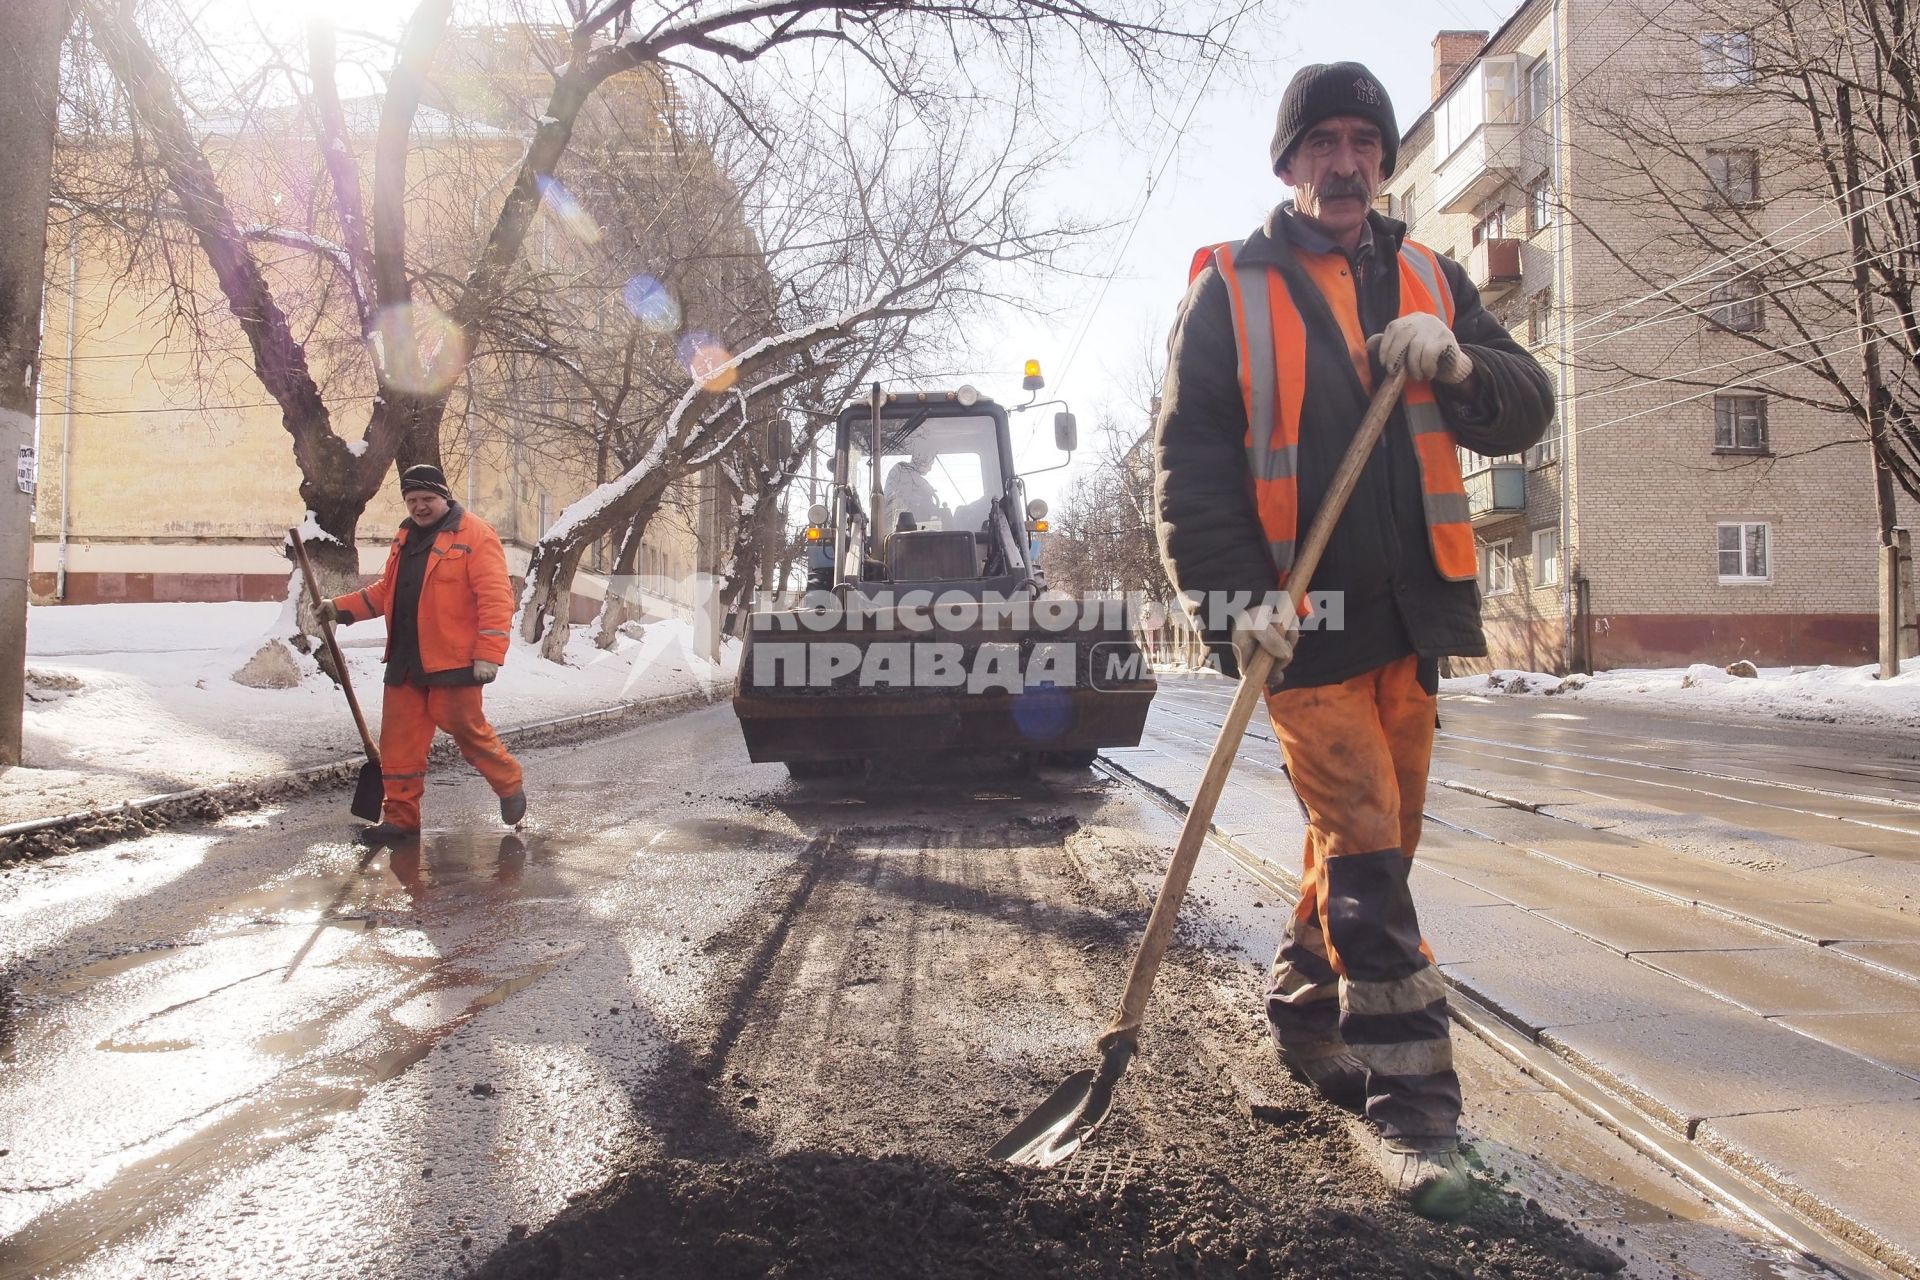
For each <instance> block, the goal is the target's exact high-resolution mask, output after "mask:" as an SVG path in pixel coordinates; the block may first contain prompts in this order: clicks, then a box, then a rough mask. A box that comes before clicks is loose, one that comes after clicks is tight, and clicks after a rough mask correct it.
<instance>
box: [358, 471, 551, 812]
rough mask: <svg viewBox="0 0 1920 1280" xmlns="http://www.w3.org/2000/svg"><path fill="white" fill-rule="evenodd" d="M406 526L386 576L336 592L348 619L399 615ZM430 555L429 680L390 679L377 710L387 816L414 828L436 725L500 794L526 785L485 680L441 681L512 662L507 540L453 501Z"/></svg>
mask: <svg viewBox="0 0 1920 1280" xmlns="http://www.w3.org/2000/svg"><path fill="white" fill-rule="evenodd" d="M408 523H411V522H408ZM407 531H408V524H405V523H403V524H402V525H401V526H400V530H399V532H398V533H397V534H396V535H395V536H394V540H393V546H392V547H391V548H390V549H389V551H388V553H387V565H386V569H385V571H384V572H383V573H382V574H381V576H380V579H379V581H377V582H375V583H373V584H371V585H370V586H367V587H364V588H362V589H360V590H359V591H352V592H349V593H347V594H346V595H344V596H340V597H337V598H336V599H335V600H334V602H333V604H334V607H335V608H336V609H338V610H339V613H340V620H341V621H342V622H359V621H363V620H365V619H367V618H374V617H385V618H388V619H392V617H393V615H394V605H395V600H394V595H395V591H396V588H397V586H398V584H399V580H400V576H401V573H400V569H401V556H402V554H403V552H404V551H405V548H406V544H407ZM426 555H427V563H426V567H425V576H424V577H423V578H422V579H421V583H420V594H419V597H418V605H417V610H416V614H415V618H416V628H417V637H418V647H419V662H418V664H417V666H418V669H419V673H420V675H421V677H422V680H421V681H420V682H414V681H411V680H409V681H405V682H402V683H397V684H396V683H389V684H388V685H387V687H386V698H385V700H384V702H383V703H382V704H381V714H380V774H381V778H382V780H383V781H384V782H385V784H386V802H385V804H384V806H383V812H382V817H383V818H384V820H385V821H386V822H388V823H391V824H392V825H394V826H396V827H401V828H404V829H406V830H409V831H417V830H418V829H419V827H420V797H421V796H422V795H423V794H424V793H425V791H426V785H427V750H428V748H429V747H430V746H432V744H433V734H434V730H436V729H442V730H445V731H446V732H447V733H448V734H449V735H450V736H451V737H452V738H453V740H454V742H455V743H457V744H458V745H459V748H460V754H461V755H462V756H464V757H465V758H466V760H467V762H468V763H469V764H471V765H472V766H473V767H474V768H476V769H478V770H479V771H480V773H481V775H482V776H483V777H485V778H486V780H487V784H488V785H489V786H491V787H492V788H493V791H494V794H495V795H500V796H510V795H512V794H514V793H515V792H517V791H519V790H520V787H521V774H520V765H519V763H518V762H517V761H516V760H514V758H513V757H512V756H511V755H509V754H507V749H506V747H504V746H502V745H501V742H500V737H499V735H498V734H496V733H495V732H494V731H493V726H492V725H490V724H488V723H487V717H486V712H485V710H484V709H483V708H482V705H481V687H480V686H479V685H478V684H474V683H464V682H463V683H446V684H443V683H439V682H438V681H436V680H435V679H434V677H436V676H454V675H455V674H456V673H459V672H461V671H463V670H465V669H468V668H471V667H472V665H473V664H474V662H476V661H483V662H491V663H494V664H496V665H498V664H500V663H502V662H504V661H506V656H507V628H508V627H509V626H510V625H511V624H512V620H513V592H512V588H511V586H510V584H509V583H508V580H507V561H506V553H505V551H504V550H503V549H502V548H501V545H500V538H499V536H498V535H497V534H495V533H494V531H493V530H492V529H491V528H490V527H488V525H487V523H486V522H485V521H483V520H481V519H480V518H479V517H477V516H475V515H473V514H472V513H471V512H467V511H462V510H458V509H455V510H454V512H453V513H452V517H451V518H450V519H448V520H447V521H446V522H445V523H444V524H443V525H442V526H441V528H440V530H439V531H438V533H437V534H436V535H435V536H434V540H433V545H432V546H431V547H430V548H429V549H428V550H427V552H426ZM385 656H386V657H387V659H388V660H389V661H391V660H392V659H393V658H394V653H393V639H392V635H391V633H389V636H388V652H387V654H386V655H385Z"/></svg>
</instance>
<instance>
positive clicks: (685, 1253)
mask: <svg viewBox="0 0 1920 1280" xmlns="http://www.w3.org/2000/svg"><path fill="white" fill-rule="evenodd" d="M1089 1158H1090V1157H1082V1160H1086V1159H1089ZM1255 1181H1260V1180H1259V1179H1255ZM1102 1182H1104V1183H1105V1184H1106V1185H1105V1186H1101V1185H1100V1184H1101V1183H1102ZM1268 1190H1271V1189H1268ZM1339 1198H1342V1197H1336V1196H1334V1195H1328V1194H1324V1193H1316V1191H1315V1189H1313V1188H1309V1189H1308V1193H1306V1194H1295V1195H1291V1196H1282V1197H1281V1198H1279V1199H1277V1200H1276V1199H1273V1198H1270V1196H1269V1195H1263V1194H1259V1193H1257V1192H1256V1191H1254V1190H1253V1189H1252V1188H1250V1187H1248V1186H1246V1185H1242V1183H1240V1182H1239V1181H1237V1180H1235V1179H1232V1178H1229V1177H1226V1176H1224V1175H1222V1174H1220V1173H1219V1172H1207V1173H1199V1174H1194V1175H1192V1176H1181V1175H1177V1174H1167V1173H1155V1174H1153V1175H1151V1176H1149V1175H1146V1174H1144V1173H1136V1174H1128V1173H1120V1174H1115V1173H1114V1171H1113V1169H1112V1168H1111V1166H1107V1167H1104V1168H1102V1169H1101V1170H1100V1171H1099V1173H1098V1175H1097V1176H1095V1177H1087V1176H1086V1175H1085V1174H1084V1172H1083V1173H1082V1174H1080V1175H1078V1176H1075V1175H1074V1174H1073V1173H1072V1171H1071V1167H1070V1168H1069V1172H1068V1174H1067V1175H1066V1176H1063V1175H1062V1174H1060V1173H1045V1174H1036V1173H1029V1172H1025V1171H1019V1170H1014V1169H1011V1168H1008V1167H1005V1166H997V1165H986V1164H976V1165H969V1166H961V1167H954V1166H941V1165H937V1164H930V1163H925V1162H920V1161H915V1160H910V1159H905V1158H881V1159H873V1160H868V1159H859V1158H851V1157H847V1156H844V1155H836V1154H829V1153H822V1152H799V1153H792V1154H789V1155H786V1156H782V1157H778V1158H773V1159H765V1160H738V1161H731V1162H727V1163H724V1164H718V1165H709V1164H700V1163H695V1162H691V1161H685V1160H679V1161H668V1162H663V1163H660V1164H657V1165H652V1166H649V1167H647V1168H644V1169H641V1170H638V1171H635V1172H632V1173H629V1174H628V1175H626V1176H625V1177H623V1178H622V1179H620V1180H619V1181H618V1182H616V1183H615V1184H613V1185H612V1186H611V1187H609V1188H607V1189H605V1190H604V1191H603V1192H601V1194H600V1195H598V1196H597V1197H595V1198H594V1199H592V1200H590V1201H587V1202H585V1203H582V1204H580V1205H578V1206H575V1207H574V1208H573V1209H571V1210H569V1211H568V1212H567V1213H565V1214H563V1215H562V1216H561V1217H560V1218H558V1219H556V1220H555V1221H554V1222H552V1223H551V1224H549V1225H548V1226H547V1227H546V1228H545V1229H544V1230H542V1231H541V1232H540V1233H539V1234H538V1235H536V1236H532V1237H529V1238H526V1239H522V1240H518V1241H515V1242H512V1243H510V1244H508V1245H507V1246H505V1247H504V1248H503V1249H501V1250H500V1251H499V1252H498V1253H497V1254H495V1255H494V1257H492V1258H491V1259H489V1260H488V1262H487V1263H486V1265H484V1266H483V1267H482V1268H481V1270H480V1271H479V1272H478V1273H477V1274H478V1275H479V1276H482V1277H489V1278H495V1280H510V1278H518V1277H528V1278H531V1277H547V1276H597V1277H600V1276H604V1277H611V1276H711V1277H715V1278H716V1280H730V1278H733V1277H738V1278H740V1280H746V1278H747V1277H802V1276H806V1277H823V1278H834V1280H839V1278H845V1280H868V1278H870V1277H878V1276H928V1277H944V1276H995V1277H1006V1278H1007V1280H1020V1278H1022V1277H1043V1276H1047V1277H1053V1276H1200V1277H1214V1276H1218V1277H1229V1276H1249V1275H1251V1276H1300V1277H1316V1278H1318V1280H1336V1278H1338V1277H1349V1276H1354V1277H1358V1276H1410V1277H1428V1276H1430V1277H1451V1276H1463V1277H1464V1276H1502V1277H1513V1278H1514V1280H1546V1278H1547V1277H1573V1276H1590V1275H1593V1274H1596V1273H1604V1272H1608V1271H1612V1270H1616V1269H1618V1267H1619V1262H1618V1260H1617V1259H1615V1258H1614V1257H1613V1256H1612V1255H1611V1254H1609V1253H1606V1252H1605V1251H1604V1250H1601V1249H1598V1248H1596V1247H1595V1246H1593V1245H1591V1244H1589V1243H1587V1242H1586V1241H1584V1240H1582V1239H1581V1238H1580V1237H1578V1236H1576V1235H1574V1234H1572V1233H1571V1232H1570V1231H1568V1230H1567V1229H1566V1228H1565V1227H1564V1226H1562V1225H1561V1224H1560V1223H1558V1222H1557V1221H1555V1220H1554V1219H1551V1218H1549V1217H1547V1216H1546V1215H1544V1214H1542V1213H1541V1212H1539V1211H1538V1210H1537V1209H1536V1208H1533V1207H1531V1206H1529V1205H1524V1204H1519V1203H1517V1202H1516V1201H1514V1200H1512V1199H1511V1198H1508V1197H1504V1196H1494V1197H1491V1198H1490V1201H1489V1203H1487V1204H1485V1205H1483V1206H1482V1207H1481V1208H1480V1209H1479V1210H1477V1211H1476V1213H1475V1215H1474V1216H1473V1218H1472V1219H1471V1220H1470V1221H1469V1222H1468V1223H1467V1224H1463V1225H1460V1226H1450V1227H1449V1226H1437V1225H1434V1224H1429V1223H1424V1222H1421V1221H1419V1220H1418V1219H1415V1218H1411V1217H1409V1216H1406V1215H1403V1214H1400V1213H1398V1212H1397V1211H1394V1210H1392V1209H1385V1210H1384V1211H1382V1212H1378V1213H1369V1212H1365V1211H1356V1210H1355V1209H1354V1208H1351V1207H1346V1206H1343V1205H1341V1204H1339V1203H1335V1201H1336V1199H1339Z"/></svg>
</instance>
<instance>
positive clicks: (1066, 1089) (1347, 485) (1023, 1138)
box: [987, 370, 1407, 1169]
mask: <svg viewBox="0 0 1920 1280" xmlns="http://www.w3.org/2000/svg"><path fill="white" fill-rule="evenodd" d="M1406 382H1407V375H1406V373H1405V371H1404V370H1402V371H1396V372H1395V373H1392V374H1390V375H1389V376H1388V377H1387V379H1386V381H1384V382H1382V383H1381V384H1380V387H1379V389H1378V390H1376V391H1375V392H1374V393H1373V400H1372V402H1371V403H1370V404H1369V405H1368V406H1367V416H1366V417H1365V418H1363V419H1361V422H1360V429H1359V430H1358V431H1356V432H1355V433H1354V436H1353V443H1352V444H1350V445H1348V446H1347V453H1346V457H1344V458H1343V459H1341V462H1340V469H1339V470H1338V471H1337V472H1335V473H1334V477H1333V482H1332V484H1330V485H1328V487H1327V496H1326V499H1325V500H1324V501H1323V502H1321V504H1320V510H1319V511H1318V512H1316V513H1315V514H1314V517H1313V527H1312V528H1310V529H1309V530H1308V531H1307V539H1306V541H1305V542H1304V543H1302V544H1301V547H1300V555H1299V558H1298V559H1297V560H1296V561H1295V563H1294V566H1293V572H1292V573H1291V574H1289V575H1288V582H1287V607H1288V608H1290V609H1297V608H1298V607H1299V603H1300V600H1301V599H1302V598H1303V597H1304V596H1305V595H1306V593H1307V583H1308V581H1309V580H1310V579H1311V578H1312V577H1313V571H1314V569H1315V568H1316V567H1317V566H1318V565H1319V563H1320V553H1321V552H1322V551H1324V550H1326V546H1327V538H1328V537H1329V536H1330V535H1331V534H1332V533H1333V526H1334V524H1335V522H1336V521H1338V520H1339V519H1340V513H1341V511H1343V510H1344V509H1345V508H1346V505H1347V499H1348V498H1349V497H1351V496H1352V494H1353V488H1354V485H1355V484H1356V483H1358V481H1359V479H1360V473H1361V471H1362V470H1364V469H1365V467H1366V465H1367V455H1368V454H1369V453H1371V452H1372V451H1373V446H1374V442H1375V441H1377V440H1378V439H1379V438H1380V432H1381V431H1382V430H1383V429H1384V428H1385V426H1386V423H1387V418H1388V416H1389V415H1390V414H1392V412H1393V406H1394V402H1395V401H1397V400H1399V398H1400V391H1401V388H1402V387H1404V386H1405V385H1406ZM1282 616H1284V615H1282ZM1272 670H1273V655H1272V654H1270V653H1268V652H1267V651H1266V650H1265V649H1256V650H1255V651H1254V655H1253V660H1252V661H1251V662H1249V663H1247V664H1246V670H1245V671H1243V672H1241V674H1240V687H1239V688H1237V689H1235V690H1234V693H1233V702H1232V704H1231V705H1230V706H1229V707H1228V708H1227V715H1226V719H1225V720H1224V721H1222V722H1221V725H1220V737H1219V738H1218V739H1217V740H1216V741H1215V742H1214V744H1213V751H1212V753H1211V754H1210V755H1209V756H1208V757H1207V769H1206V772H1205V773H1203V774H1202V775H1201V777H1200V786H1199V787H1198V789H1196V790H1195V791H1194V794H1193V805H1192V807H1191V808H1189V809H1188V810H1187V820H1186V822H1184V823H1183V824H1181V827H1180V843H1179V844H1177V845H1176V846H1174V851H1173V861H1172V862H1170V863H1169V864H1168V865H1167V874H1166V878H1165V879H1164V880H1162V881H1161V882H1160V896H1159V897H1157V898H1155V899H1154V902H1153V914H1152V915H1151V916H1149V917H1148V918H1147V931H1146V933H1145V934H1143V935H1142V936H1141V938H1140V945H1139V947H1138V949H1136V950H1135V951H1134V953H1133V971H1132V972H1131V973H1130V974H1128V976H1127V989H1126V991H1125V992H1123V993H1122V994H1121V996H1120V1011H1119V1013H1117V1014H1116V1015H1114V1019H1113V1024H1112V1025H1111V1026H1109V1027H1108V1028H1107V1029H1106V1031H1105V1032H1104V1033H1102V1035H1101V1036H1100V1039H1099V1040H1098V1041H1097V1042H1096V1045H1095V1047H1096V1048H1098V1049H1099V1050H1100V1052H1101V1059H1100V1065H1099V1067H1097V1068H1094V1069H1090V1070H1085V1071H1076V1072H1074V1073H1073V1074H1072V1075H1070V1076H1068V1077H1067V1078H1066V1080H1065V1081H1063V1082H1062V1083H1061V1085H1060V1087H1059V1088H1057V1089H1055V1090H1054V1091H1053V1094H1052V1096H1050V1097H1049V1098H1048V1099H1047V1100H1046V1101H1045V1102H1043V1103H1041V1104H1040V1106H1039V1108H1038V1109H1037V1110H1036V1111H1034V1113H1033V1114H1032V1115H1030V1116H1028V1117H1027V1118H1026V1119H1025V1120H1022V1121H1021V1122H1020V1123H1019V1124H1017V1125H1015V1126H1014V1127H1013V1128H1012V1129H1011V1130H1010V1131H1008V1133H1007V1136H1006V1137H1004V1138H1002V1139H1000V1141H998V1142H996V1143H994V1145H993V1146H992V1147H991V1148H990V1149H989V1150H988V1152H987V1155H988V1157H989V1158H991V1159H994V1160H1005V1161H1007V1162H1008V1163H1010V1164H1017V1165H1025V1166H1027V1167H1028V1168H1033V1169H1046V1168H1050V1167H1052V1166H1053V1165H1056V1164H1059V1163H1060V1162H1061V1161H1062V1160H1065V1159H1066V1158H1067V1157H1068V1156H1071V1155H1072V1154H1073V1153H1074V1152H1075V1151H1078V1150H1079V1149H1080V1145H1081V1144H1082V1143H1084V1142H1085V1141H1086V1140H1087V1139H1088V1138H1089V1137H1091V1136H1092V1134H1093V1131H1094V1130H1095V1129H1097V1128H1099V1127H1100V1124H1101V1122H1102V1121H1104V1120H1105V1119H1106V1118H1107V1113H1108V1112H1109V1111H1110V1110H1111V1109H1112V1107H1113V1090H1114V1086H1115V1085H1117V1084H1119V1083H1120V1077H1121V1076H1122V1075H1123V1074H1125V1072H1126V1070H1127V1064H1128V1063H1130V1062H1132V1061H1133V1055H1134V1054H1135V1053H1136V1052H1137V1051H1138V1049H1139V1041H1140V1020H1141V1018H1142V1017H1143V1016H1144V1015H1145V1013H1146V1009H1147V993H1148V992H1150V991H1151V990H1152V989H1153V979H1154V977H1155V976H1156V975H1157V974H1158V973H1159V972H1160V961H1161V959H1162V957H1164V956H1165V955H1166V953H1167V944H1168V943H1169V942H1171V941H1172V940H1173V926H1174V922H1175V919H1176V918H1177V917H1178V916H1179V914H1180V903H1181V900H1182V899H1184V898H1185V897H1186V896H1187V881H1188V880H1190V879H1192V877H1193V864H1194V863H1195V861H1197V860H1198V859H1199V856H1200V846H1201V844H1202V843H1204V842H1205V840H1206V836H1207V828H1208V826H1209V825H1211V823H1212V822H1213V807H1214V805H1215V804H1217V803H1218V802H1219V799H1220V792H1221V791H1222V790H1224V789H1225V787H1226V785H1227V774H1228V772H1229V771H1230V770H1231V769H1232V768H1233V753H1234V750H1235V749H1236V748H1237V747H1238V746H1239V745H1240V739H1241V738H1242V737H1243V736H1244V735H1245V734H1246V731H1247V722H1248V721H1249V720H1251V719H1252V718H1253V708H1254V704H1255V703H1256V702H1258V701H1260V697H1261V695H1262V694H1263V693H1264V692H1265V691H1266V687H1267V676H1268V674H1269V673H1270V672H1271V671H1272Z"/></svg>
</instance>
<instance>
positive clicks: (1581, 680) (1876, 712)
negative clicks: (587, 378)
mask: <svg viewBox="0 0 1920 1280" xmlns="http://www.w3.org/2000/svg"><path fill="white" fill-rule="evenodd" d="M1902 666H1903V669H1902V671H1901V673H1900V674H1899V675H1898V676H1895V677H1894V678H1893V679H1891V680H1881V679H1879V678H1878V677H1877V673H1878V671H1879V666H1878V665H1877V664H1874V665H1869V666H1862V667H1830V666H1819V667H1758V668H1754V670H1755V671H1756V672H1757V674H1756V675H1753V676H1740V675H1732V674H1729V673H1728V671H1727V670H1726V669H1725V668H1721V667H1716V666H1713V665H1711V664H1708V663H1695V664H1693V665H1692V666H1690V667H1684V668H1683V667H1662V668H1651V669H1649V668H1627V669H1624V670H1619V671H1601V672H1597V673H1596V674H1594V675H1591V676H1585V675H1571V676H1556V675H1547V674H1544V673H1542V672H1538V671H1517V670H1513V669H1510V668H1501V669H1499V670H1496V671H1494V672H1492V673H1491V674H1490V675H1475V676H1455V677H1453V678H1451V679H1447V680H1443V681H1441V682H1440V688H1441V691H1442V692H1444V693H1450V694H1463V695H1478V696H1491V697H1551V696H1558V697H1564V698H1568V699H1571V700H1575V701H1581V702H1592V703H1600V704H1605V705H1609V706H1619V707H1639V708H1642V709H1645V710H1665V711H1676V712H1681V713H1687V714H1697V715H1702V716H1709V717H1721V718H1726V717H1741V718H1748V719H1775V720H1795V721H1802V722H1813V723H1819V724H1849V725H1863V726H1872V727H1878V728H1909V729H1920V661H1914V660H1909V661H1907V662H1906V663H1903V664H1902Z"/></svg>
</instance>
